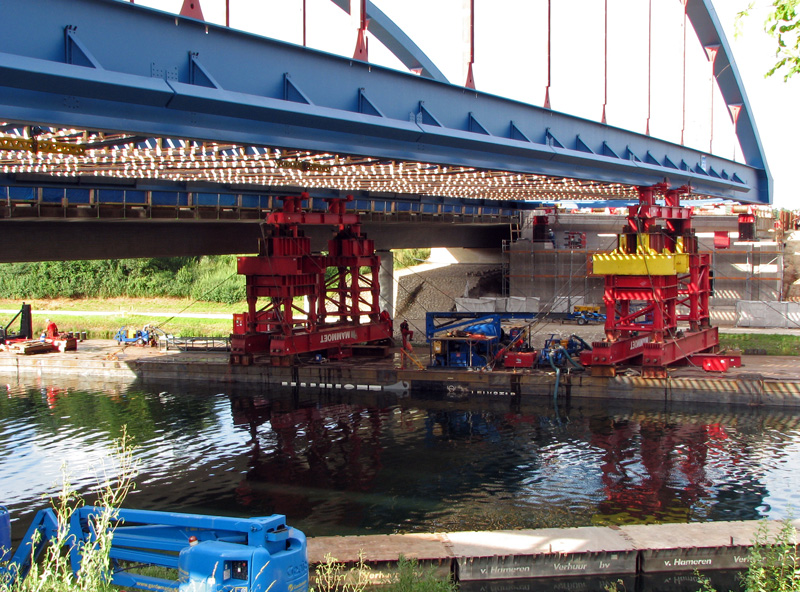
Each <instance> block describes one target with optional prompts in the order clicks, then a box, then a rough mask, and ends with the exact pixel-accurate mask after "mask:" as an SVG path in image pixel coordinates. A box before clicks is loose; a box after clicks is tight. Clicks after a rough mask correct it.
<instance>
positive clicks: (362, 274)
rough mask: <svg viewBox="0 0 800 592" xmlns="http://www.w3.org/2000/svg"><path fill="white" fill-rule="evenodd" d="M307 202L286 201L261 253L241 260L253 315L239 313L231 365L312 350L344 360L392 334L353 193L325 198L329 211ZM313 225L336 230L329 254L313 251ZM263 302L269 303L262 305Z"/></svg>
mask: <svg viewBox="0 0 800 592" xmlns="http://www.w3.org/2000/svg"><path fill="white" fill-rule="evenodd" d="M307 199H309V196H308V194H307V193H303V194H301V195H300V196H298V197H285V198H283V209H282V210H281V211H278V212H272V213H271V214H270V215H269V216H268V217H267V223H266V227H265V232H264V236H263V237H262V239H261V246H260V247H261V248H260V254H259V255H258V256H255V257H240V258H239V259H238V272H239V273H240V274H242V275H244V276H245V277H246V297H247V313H245V314H238V315H234V328H233V334H232V335H231V363H232V364H243V365H247V364H250V363H252V362H253V361H254V357H255V356H268V357H269V358H271V362H272V363H273V364H288V363H290V361H291V359H292V357H293V356H295V355H297V354H304V353H312V352H317V353H323V354H324V355H326V356H327V357H339V358H340V357H345V356H348V355H350V354H351V353H352V346H353V345H356V344H374V343H378V342H382V341H385V340H388V339H390V338H391V337H392V321H391V318H390V317H389V315H388V313H386V312H385V311H381V310H380V309H379V294H380V285H379V283H378V271H379V269H380V258H379V257H378V256H377V255H376V254H375V245H374V242H373V241H372V240H370V239H368V238H367V237H366V236H365V235H363V234H362V233H361V226H360V224H359V217H358V214H355V213H348V212H347V211H346V204H347V202H348V201H352V196H348V197H347V198H335V199H327V200H325V201H326V202H327V203H328V209H327V211H326V212H308V211H304V210H303V208H302V205H303V201H305V200H307ZM308 225H327V226H335V227H336V228H337V230H338V232H337V234H336V235H335V236H334V237H333V238H332V239H331V240H330V241H328V253H327V254H315V253H312V251H311V241H310V239H309V238H308V237H306V236H304V235H303V231H302V226H308ZM362 270H363V271H362ZM367 270H368V271H367ZM301 298H302V299H304V301H305V302H307V307H306V306H305V305H304V306H301V305H300V304H299V299H301ZM259 299H267V302H266V304H264V305H263V306H259Z"/></svg>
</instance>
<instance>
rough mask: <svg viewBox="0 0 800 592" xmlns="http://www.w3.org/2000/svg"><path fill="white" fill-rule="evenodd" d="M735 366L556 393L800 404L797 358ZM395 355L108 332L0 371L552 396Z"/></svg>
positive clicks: (8, 357)
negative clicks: (110, 336) (287, 354)
mask: <svg viewBox="0 0 800 592" xmlns="http://www.w3.org/2000/svg"><path fill="white" fill-rule="evenodd" d="M742 360H743V367H742V368H731V369H729V370H728V371H727V372H726V373H713V372H705V371H704V370H702V369H701V368H695V367H689V366H684V367H676V368H673V369H670V372H669V377H668V378H643V377H641V376H638V375H637V373H636V371H635V370H631V371H630V372H628V373H620V374H619V375H618V376H614V377H593V376H590V375H589V373H588V372H571V373H567V372H562V374H561V377H560V387H559V391H558V400H566V399H568V398H589V399H619V400H643V401H664V402H670V401H672V402H678V401H687V402H697V403H725V404H741V405H771V406H786V407H800V367H799V366H798V363H797V358H794V357H779V356H749V355H746V356H743V357H742ZM399 365H400V360H399V354H395V355H394V357H389V358H384V359H377V358H351V359H349V360H343V361H337V362H332V361H331V362H323V363H306V364H301V365H299V366H294V367H292V366H287V367H275V366H268V365H260V364H257V363H256V364H255V365H252V366H231V365H230V364H229V363H228V354H227V353H226V352H181V351H173V350H170V351H159V350H158V349H156V348H146V347H136V346H129V347H120V346H118V345H117V344H116V343H115V342H113V341H111V340H89V341H83V342H80V343H79V344H78V350H77V351H75V352H65V353H53V354H43V355H33V356H21V355H15V354H12V353H9V352H0V376H2V377H9V376H19V377H23V376H37V377H43V378H45V377H46V378H58V377H64V376H74V377H83V378H94V379H99V380H123V381H124V380H128V381H130V380H135V379H139V380H142V381H145V382H147V381H170V380H190V381H204V382H208V383H212V384H213V383H217V384H237V385H251V386H258V387H259V388H262V389H267V390H269V389H280V388H307V389H323V390H324V389H328V390H332V389H362V390H386V391H392V392H396V393H398V394H402V393H403V392H412V391H418V392H419V391H421V392H425V393H426V394H430V395H432V396H441V397H442V398H444V399H449V400H459V399H466V398H469V397H471V396H476V397H480V396H493V397H496V396H499V397H507V396H515V395H519V396H526V397H527V396H530V397H549V398H551V399H552V398H553V397H554V394H555V393H554V387H555V375H554V373H553V372H551V371H546V370H516V371H514V370H507V369H506V370H495V371H491V372H488V371H487V372H481V371H468V370H467V369H452V368H448V369H428V370H401V369H399V368H398V367H397V366H399Z"/></svg>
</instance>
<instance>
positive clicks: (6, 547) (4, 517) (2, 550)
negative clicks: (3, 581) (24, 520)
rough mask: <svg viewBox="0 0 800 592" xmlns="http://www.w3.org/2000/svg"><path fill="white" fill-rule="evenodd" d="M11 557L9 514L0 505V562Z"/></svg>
mask: <svg viewBox="0 0 800 592" xmlns="http://www.w3.org/2000/svg"><path fill="white" fill-rule="evenodd" d="M10 558H11V516H10V515H9V513H8V510H6V509H5V507H4V506H0V562H3V561H5V560H7V559H10Z"/></svg>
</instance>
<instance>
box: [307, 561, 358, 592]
mask: <svg viewBox="0 0 800 592" xmlns="http://www.w3.org/2000/svg"><path fill="white" fill-rule="evenodd" d="M314 575H315V579H316V590H317V591H318V592H363V590H364V589H365V588H366V587H367V586H368V585H369V583H370V569H369V566H368V565H366V564H365V563H364V553H363V552H359V554H358V563H356V565H354V566H353V567H351V568H350V569H347V567H346V566H345V564H344V563H341V562H340V561H338V560H337V559H336V558H335V557H333V556H332V555H331V554H330V553H327V554H326V555H325V557H324V560H323V562H322V563H320V564H319V565H317V566H316V568H315V569H314Z"/></svg>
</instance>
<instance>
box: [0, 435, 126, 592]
mask: <svg viewBox="0 0 800 592" xmlns="http://www.w3.org/2000/svg"><path fill="white" fill-rule="evenodd" d="M113 458H114V462H115V473H116V474H115V475H111V474H109V473H108V471H107V468H106V467H103V468H102V470H101V471H100V472H98V475H97V479H98V481H97V494H98V500H97V505H98V506H101V507H102V508H103V510H102V511H101V512H99V513H97V514H94V515H93V517H92V518H91V520H90V522H89V525H88V526H89V529H90V530H91V532H92V534H93V535H94V536H93V537H92V541H91V542H84V541H77V542H76V541H75V540H74V537H73V536H72V535H71V534H70V532H69V520H70V516H71V515H72V513H73V512H74V511H75V510H77V509H78V508H80V507H81V506H82V505H83V500H82V499H81V497H80V496H79V495H78V494H77V493H76V492H75V490H74V489H73V488H72V486H71V485H70V482H69V475H68V473H67V467H66V466H64V467H62V483H61V491H60V492H59V494H58V496H57V497H56V498H55V499H54V500H53V501H52V505H53V510H54V512H55V514H56V519H57V523H58V525H57V528H56V534H55V535H54V536H53V537H52V538H51V539H50V541H48V545H47V547H46V549H45V552H44V555H43V558H41V559H40V560H39V561H35V560H34V557H31V567H30V570H29V572H28V574H27V576H26V577H25V578H18V577H17V575H18V574H17V572H16V570H15V567H16V566H15V565H12V566H11V569H10V570H8V571H7V572H3V575H2V577H0V592H110V591H111V590H113V588H112V587H111V586H110V584H109V582H110V579H111V577H110V575H111V566H110V559H109V551H110V548H111V539H112V536H113V532H114V525H115V522H116V518H117V513H118V511H117V508H119V506H120V504H121V503H122V502H123V501H124V499H125V496H126V495H127V494H128V493H129V492H130V490H131V489H132V488H133V479H134V477H135V476H136V464H135V462H134V459H133V448H132V446H131V441H130V438H129V437H128V435H127V432H126V431H125V430H124V429H123V433H122V436H121V437H120V438H119V439H118V440H116V441H115V443H114V454H113ZM36 542H38V541H36ZM73 547H76V549H75V550H76V551H77V552H78V553H79V554H80V557H81V567H80V570H79V571H78V573H77V574H73V572H72V567H71V565H70V558H69V554H67V553H64V550H65V549H71V548H73Z"/></svg>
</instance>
